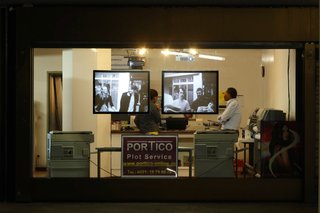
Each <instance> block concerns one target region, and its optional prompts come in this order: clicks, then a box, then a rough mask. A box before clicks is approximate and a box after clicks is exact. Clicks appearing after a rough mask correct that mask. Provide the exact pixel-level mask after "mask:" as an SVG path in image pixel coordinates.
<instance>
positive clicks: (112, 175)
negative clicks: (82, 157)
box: [90, 160, 119, 177]
mask: <svg viewBox="0 0 320 213" xmlns="http://www.w3.org/2000/svg"><path fill="white" fill-rule="evenodd" d="M90 162H91V163H92V164H93V165H95V166H96V167H97V168H98V165H97V164H96V163H95V162H93V161H92V160H90ZM100 169H101V170H102V171H104V172H106V173H107V174H109V175H110V176H111V177H119V176H117V175H114V174H112V173H111V172H108V171H107V170H105V169H103V168H101V167H100Z"/></svg>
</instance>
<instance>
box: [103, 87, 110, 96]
mask: <svg viewBox="0 0 320 213" xmlns="http://www.w3.org/2000/svg"><path fill="white" fill-rule="evenodd" d="M102 91H103V94H104V95H107V96H108V95H109V90H108V87H106V86H103V87H102Z"/></svg>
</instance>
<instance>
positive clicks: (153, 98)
mask: <svg viewBox="0 0 320 213" xmlns="http://www.w3.org/2000/svg"><path fill="white" fill-rule="evenodd" d="M150 101H151V102H153V103H156V102H157V101H158V92H157V90H155V89H150Z"/></svg>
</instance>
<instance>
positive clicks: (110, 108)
mask: <svg viewBox="0 0 320 213" xmlns="http://www.w3.org/2000/svg"><path fill="white" fill-rule="evenodd" d="M149 87H150V77H149V71H131V70H130V71H118V70H117V71H114V70H94V72H93V113H94V114H111V113H126V114H137V113H138V114H139V113H148V112H149Z"/></svg>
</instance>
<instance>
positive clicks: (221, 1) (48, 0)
mask: <svg viewBox="0 0 320 213" xmlns="http://www.w3.org/2000/svg"><path fill="white" fill-rule="evenodd" d="M23 5H25V6H58V5H61V6H68V5H69V6H86V5H88V6H89V5H91V6H278V7H280V6H281V7H283V6H319V1H318V0H0V6H23Z"/></svg>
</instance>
